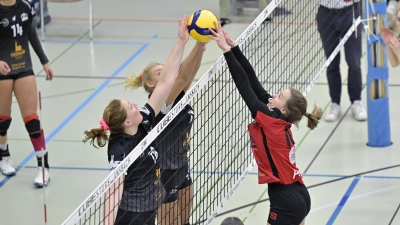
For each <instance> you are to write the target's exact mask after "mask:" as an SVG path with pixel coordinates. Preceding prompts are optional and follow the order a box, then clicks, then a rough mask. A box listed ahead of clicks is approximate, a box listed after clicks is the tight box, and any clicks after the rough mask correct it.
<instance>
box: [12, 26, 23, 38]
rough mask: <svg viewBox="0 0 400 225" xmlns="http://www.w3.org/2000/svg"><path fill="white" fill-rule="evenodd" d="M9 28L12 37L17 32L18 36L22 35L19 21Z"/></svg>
mask: <svg viewBox="0 0 400 225" xmlns="http://www.w3.org/2000/svg"><path fill="white" fill-rule="evenodd" d="M11 29H12V30H13V35H14V37H16V36H17V34H19V36H22V32H23V31H22V26H20V25H19V23H17V24H14V25H12V26H11Z"/></svg>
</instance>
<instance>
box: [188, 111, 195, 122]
mask: <svg viewBox="0 0 400 225" xmlns="http://www.w3.org/2000/svg"><path fill="white" fill-rule="evenodd" d="M188 114H189V116H190V121H189V123H191V122H193V117H194V112H193V110H189V112H188Z"/></svg>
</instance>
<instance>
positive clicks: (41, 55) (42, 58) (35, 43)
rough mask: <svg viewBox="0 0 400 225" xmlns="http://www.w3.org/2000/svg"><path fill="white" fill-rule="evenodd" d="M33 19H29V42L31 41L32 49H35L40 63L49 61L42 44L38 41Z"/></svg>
mask: <svg viewBox="0 0 400 225" xmlns="http://www.w3.org/2000/svg"><path fill="white" fill-rule="evenodd" d="M35 24H36V23H35V21H34V20H32V21H31V25H30V26H29V33H28V38H29V43H31V45H32V48H33V50H34V51H35V53H36V55H37V56H38V57H39V59H40V63H41V64H42V65H44V64H46V63H48V62H49V60H48V59H47V57H46V54H45V53H44V51H43V48H42V44H41V43H40V40H39V37H38V35H37V33H36V25H35Z"/></svg>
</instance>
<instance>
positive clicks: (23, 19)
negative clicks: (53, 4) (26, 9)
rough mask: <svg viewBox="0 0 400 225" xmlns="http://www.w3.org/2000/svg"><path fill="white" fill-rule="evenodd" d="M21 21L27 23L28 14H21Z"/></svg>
mask: <svg viewBox="0 0 400 225" xmlns="http://www.w3.org/2000/svg"><path fill="white" fill-rule="evenodd" d="M21 20H22V22H24V21H27V20H28V14H26V13H22V14H21Z"/></svg>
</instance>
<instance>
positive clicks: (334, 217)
mask: <svg viewBox="0 0 400 225" xmlns="http://www.w3.org/2000/svg"><path fill="white" fill-rule="evenodd" d="M359 180H360V177H359V176H357V177H354V179H353V182H351V184H350V187H349V188H348V189H347V191H346V193H345V194H344V196H343V198H342V200H340V202H339V205H338V206H337V207H336V209H335V211H334V212H333V214H332V216H331V218H329V220H328V222H327V223H326V225H332V224H333V222H335V220H336V218H337V216H338V215H339V213H340V211H341V210H342V208H343V206H344V204H346V201H347V199H348V198H349V197H350V195H351V192H353V190H354V188H355V187H356V185H357V183H358V181H359Z"/></svg>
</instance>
